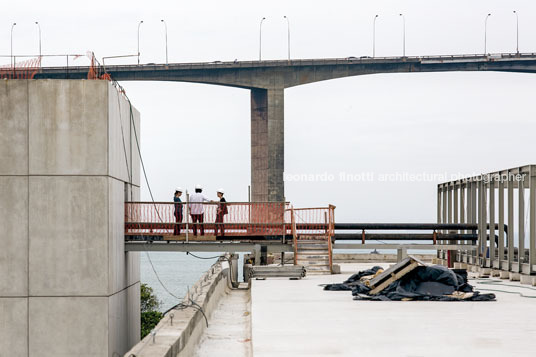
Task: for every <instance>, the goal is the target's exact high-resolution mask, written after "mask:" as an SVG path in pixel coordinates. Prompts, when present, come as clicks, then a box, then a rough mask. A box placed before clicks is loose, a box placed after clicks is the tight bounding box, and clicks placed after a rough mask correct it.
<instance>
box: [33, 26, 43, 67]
mask: <svg viewBox="0 0 536 357" xmlns="http://www.w3.org/2000/svg"><path fill="white" fill-rule="evenodd" d="M35 24H36V25H37V28H38V29H39V61H41V57H42V56H41V25H39V22H37V21H36V22H35Z"/></svg>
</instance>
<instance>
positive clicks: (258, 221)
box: [125, 202, 334, 242]
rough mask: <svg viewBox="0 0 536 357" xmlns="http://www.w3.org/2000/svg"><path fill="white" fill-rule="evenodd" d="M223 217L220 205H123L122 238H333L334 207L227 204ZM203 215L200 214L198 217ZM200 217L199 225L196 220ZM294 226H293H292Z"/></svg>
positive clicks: (217, 203)
mask: <svg viewBox="0 0 536 357" xmlns="http://www.w3.org/2000/svg"><path fill="white" fill-rule="evenodd" d="M225 205H226V210H225V211H226V212H227V213H225V214H223V213H219V212H221V211H218V209H219V208H220V209H221V208H222V206H220V203H219V202H203V203H193V202H182V203H174V202H126V203H125V236H126V237H127V239H129V238H130V237H138V238H140V237H141V238H143V237H154V236H160V237H166V239H169V240H173V236H178V237H181V238H182V237H183V236H188V238H189V239H192V240H194V239H195V235H194V233H195V232H196V231H198V233H199V236H201V235H202V234H201V229H202V230H203V233H205V234H206V235H207V236H208V235H210V236H222V234H221V233H222V232H224V234H223V236H225V237H233V238H240V237H243V238H253V237H264V238H265V237H272V238H273V237H280V238H281V239H282V240H283V242H285V239H286V238H291V237H292V234H293V230H294V231H295V232H296V233H298V234H308V235H329V236H332V235H333V227H334V222H333V220H334V213H333V209H334V207H333V206H330V207H318V208H294V209H292V208H291V206H290V204H289V203H288V202H226V203H225ZM201 212H202V213H201ZM192 213H196V214H197V216H199V215H201V216H202V217H201V221H200V220H199V217H195V216H196V214H194V215H192ZM293 222H294V225H293V224H292V223H293Z"/></svg>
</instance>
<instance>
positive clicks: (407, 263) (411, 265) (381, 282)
mask: <svg viewBox="0 0 536 357" xmlns="http://www.w3.org/2000/svg"><path fill="white" fill-rule="evenodd" d="M419 265H421V266H424V265H426V264H425V263H423V262H422V261H420V260H419V259H417V258H415V257H413V256H411V255H410V256H408V257H407V258H404V259H402V260H401V261H400V262H398V263H396V264H395V265H393V266H391V267H390V268H389V269H387V270H386V271H384V272H383V273H381V274H380V275H378V276H377V277H375V278H373V279H371V280H370V288H371V289H372V290H371V292H370V293H371V294H372V295H375V294H377V293H379V292H380V291H382V290H383V289H385V288H386V287H387V286H389V285H390V284H391V283H393V282H395V281H397V280H398V279H400V278H401V277H403V276H404V275H406V274H407V273H409V272H410V271H412V270H413V269H415V268H416V267H418V266H419Z"/></svg>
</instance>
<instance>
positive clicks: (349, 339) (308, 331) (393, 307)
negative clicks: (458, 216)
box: [251, 263, 536, 357]
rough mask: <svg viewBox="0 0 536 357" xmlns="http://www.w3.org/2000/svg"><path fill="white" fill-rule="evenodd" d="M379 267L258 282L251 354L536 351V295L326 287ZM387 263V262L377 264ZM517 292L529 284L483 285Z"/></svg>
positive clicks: (254, 284)
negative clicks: (395, 296) (458, 295)
mask: <svg viewBox="0 0 536 357" xmlns="http://www.w3.org/2000/svg"><path fill="white" fill-rule="evenodd" d="M374 265H376V264H374V263H367V264H341V271H342V274H340V275H318V276H308V277H306V278H305V279H302V280H299V281H295V280H288V279H282V278H281V279H275V278H274V279H267V280H254V281H253V282H252V290H251V317H252V324H251V325H252V343H253V355H254V356H255V357H261V356H279V357H281V356H375V357H380V356H389V357H392V356H412V357H416V356H454V355H462V356H486V357H491V356H501V357H504V356H518V357H520V356H534V353H535V352H534V351H535V349H536V299H530V298H523V297H521V296H519V295H517V294H508V293H501V292H494V293H495V294H496V295H497V301H496V302H423V301H415V302H374V301H354V300H353V299H352V295H351V292H349V291H341V292H339V291H323V290H322V288H321V287H319V286H318V285H319V284H326V283H334V282H342V281H343V280H345V279H346V278H347V277H348V276H350V275H351V274H353V273H355V272H357V271H360V270H363V269H367V268H370V267H372V266H374ZM377 265H382V266H385V267H387V266H388V264H385V263H383V264H377ZM470 283H471V284H473V285H475V286H476V288H477V290H480V291H482V292H487V291H484V290H483V289H487V288H489V289H499V290H506V291H519V292H522V293H523V294H525V295H532V296H536V290H530V289H527V285H520V284H519V283H510V282H508V281H501V282H500V283H501V284H506V285H508V286H503V285H499V286H491V285H482V284H478V283H477V281H475V280H472V281H471V282H470Z"/></svg>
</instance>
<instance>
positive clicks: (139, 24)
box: [138, 20, 143, 64]
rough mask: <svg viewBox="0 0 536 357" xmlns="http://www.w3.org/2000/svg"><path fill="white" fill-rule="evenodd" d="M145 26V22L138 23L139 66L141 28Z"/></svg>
mask: <svg viewBox="0 0 536 357" xmlns="http://www.w3.org/2000/svg"><path fill="white" fill-rule="evenodd" d="M141 24H143V20H141V21H140V22H139V23H138V64H140V26H141Z"/></svg>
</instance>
